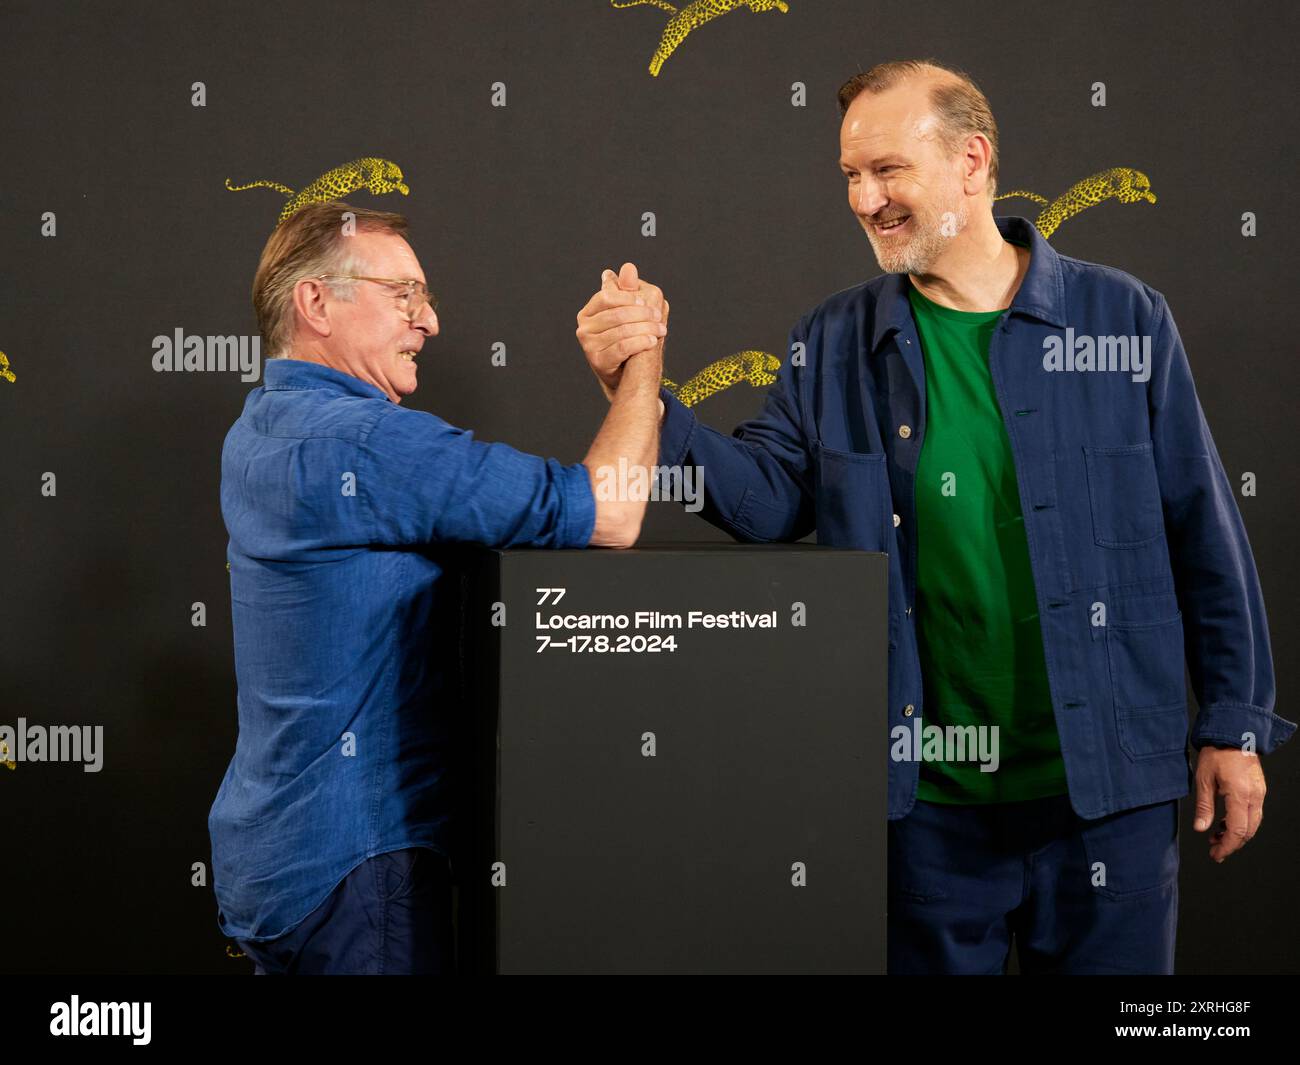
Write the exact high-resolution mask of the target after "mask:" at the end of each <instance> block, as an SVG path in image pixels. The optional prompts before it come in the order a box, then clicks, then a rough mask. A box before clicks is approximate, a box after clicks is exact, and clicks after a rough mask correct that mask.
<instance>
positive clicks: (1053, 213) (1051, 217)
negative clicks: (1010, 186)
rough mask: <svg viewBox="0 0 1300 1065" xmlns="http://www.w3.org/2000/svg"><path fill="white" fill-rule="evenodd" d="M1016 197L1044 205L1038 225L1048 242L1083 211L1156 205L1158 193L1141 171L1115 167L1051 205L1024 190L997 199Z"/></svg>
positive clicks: (1087, 179) (1078, 183)
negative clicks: (1104, 205) (1106, 205)
mask: <svg viewBox="0 0 1300 1065" xmlns="http://www.w3.org/2000/svg"><path fill="white" fill-rule="evenodd" d="M1012 196H1023V197H1025V198H1026V199H1029V200H1033V201H1034V202H1035V203H1037V204H1041V205H1042V207H1043V209H1042V210H1041V211H1040V212H1039V214H1038V218H1037V219H1036V220H1035V221H1034V225H1035V226H1036V227H1037V228H1038V231H1039V232H1040V233H1041V234H1042V235H1043V237H1044V238H1050V237H1051V235H1052V234H1053V233H1055V232H1056V230H1057V228H1058V227H1059V226H1060V225H1061V223H1062V222H1065V221H1067V220H1069V219H1071V218H1073V217H1074V216H1075V215H1077V214H1079V213H1080V212H1081V211H1086V210H1087V209H1088V208H1089V207H1096V206H1097V204H1099V203H1101V202H1102V201H1103V200H1109V199H1116V200H1119V202H1120V203H1140V202H1142V201H1145V202H1147V203H1155V202H1156V196H1155V193H1154V192H1152V191H1151V179H1150V178H1149V177H1147V176H1146V174H1144V173H1142V171H1141V170H1134V169H1132V168H1131V167H1127V166H1116V167H1112V168H1111V169H1110V170H1103V171H1101V172H1100V173H1098V174H1093V175H1091V176H1090V177H1086V178H1084V179H1083V180H1082V181H1080V182H1077V183H1076V184H1074V185H1071V186H1070V188H1069V189H1067V190H1066V191H1065V192H1063V193H1062V194H1061V195H1060V196H1058V197H1057V198H1056V199H1055V200H1052V201H1051V202H1050V203H1049V202H1048V199H1047V197H1046V196H1039V195H1038V193H1036V192H1026V191H1025V190H1024V189H1016V190H1015V191H1014V192H1004V193H1003V194H1002V195H1001V196H996V197H994V199H995V200H1005V199H1009V198H1010V197H1012Z"/></svg>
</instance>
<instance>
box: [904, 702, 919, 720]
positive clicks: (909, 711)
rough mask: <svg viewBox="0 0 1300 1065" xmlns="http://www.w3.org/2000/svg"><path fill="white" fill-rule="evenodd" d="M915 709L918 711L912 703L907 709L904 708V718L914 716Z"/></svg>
mask: <svg viewBox="0 0 1300 1065" xmlns="http://www.w3.org/2000/svg"><path fill="white" fill-rule="evenodd" d="M915 709H916V707H914V706H913V705H912V704H911V703H908V704H907V705H906V706H905V707H903V716H904V717H911V716H912V711H913V710H915Z"/></svg>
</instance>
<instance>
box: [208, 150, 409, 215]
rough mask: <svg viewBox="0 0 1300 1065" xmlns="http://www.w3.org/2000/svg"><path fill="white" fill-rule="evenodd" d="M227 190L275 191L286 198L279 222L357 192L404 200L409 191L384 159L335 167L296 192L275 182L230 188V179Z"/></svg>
mask: <svg viewBox="0 0 1300 1065" xmlns="http://www.w3.org/2000/svg"><path fill="white" fill-rule="evenodd" d="M226 188H228V189H229V190H230V191H231V192H242V191H243V190H244V189H256V188H267V189H275V191H276V192H279V193H281V194H282V195H285V196H287V197H289V199H288V202H287V203H285V205H284V209H283V210H282V211H281V212H280V218H279V221H280V222H283V221H284V220H285V219H286V218H290V217H292V216H293V215H294V214H296V213H297V212H298V211H299V210H300V209H301V208H303V207H306V206H307V204H309V203H327V202H328V201H330V200H343V199H346V198H347V197H348V196H349V195H350V194H351V193H353V192H356V191H357V189H369V190H370V193H371V195H373V196H380V195H382V194H383V193H385V192H400V193H401V194H402V195H403V196H406V195H408V194H409V193H410V191H411V190H410V189H409V188H408V187H407V186H406V184H405V182H404V181H403V180H402V170H401V167H399V166H398V165H397V164H396V163H391V162H389V161H388V160H387V159H377V158H375V157H374V156H366V157H365V158H363V159H353V160H352V162H350V163H344V164H343V165H342V166H336V167H335V168H334V169H333V170H330V171H327V172H326V173H324V174H322V175H321V176H320V177H318V178H317V179H316V180H315V181H313V182H312V183H311V184H310V185H305V186H303V188H301V189H300V190H299V191H298V192H294V191H293V189H291V188H289V186H287V185H281V184H279V183H278V182H275V181H250V182H249V183H248V184H247V185H232V184H231V183H230V178H226Z"/></svg>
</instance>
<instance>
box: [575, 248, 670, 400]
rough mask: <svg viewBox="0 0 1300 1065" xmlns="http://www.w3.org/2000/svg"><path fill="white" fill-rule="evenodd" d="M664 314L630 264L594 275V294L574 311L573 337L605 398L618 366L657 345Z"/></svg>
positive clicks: (653, 289) (657, 296)
mask: <svg viewBox="0 0 1300 1065" xmlns="http://www.w3.org/2000/svg"><path fill="white" fill-rule="evenodd" d="M668 311H669V307H668V301H667V300H666V299H664V294H663V291H662V290H661V289H660V288H658V286H656V285H650V284H647V283H646V282H644V281H642V280H641V279H640V278H639V277H637V272H636V266H634V265H633V264H632V263H624V264H623V268H622V270H621V271H619V273H617V274H615V273H614V271H613V270H605V271H604V272H603V273H602V274H601V275H600V291H599V292H597V293H596V294H595V295H593V296H592V297H591V299H589V300H588V301H587V305H586V306H585V307H583V308H582V310H580V311H579V312H578V328H577V337H578V343H580V344H581V345H582V351H583V354H584V355H586V356H587V364H588V365H589V366H590V367H591V369H592V372H594V373H595V375H596V379H597V380H598V381H600V387H601V389H602V391H604V393H605V398H606V399H609V400H612V399H613V397H614V392H615V390H616V389H617V388H618V382H619V380H620V379H621V378H622V376H623V363H624V362H626V361H627V360H628V359H629V358H630V357H631V356H633V355H635V354H637V353H638V352H641V351H648V350H650V349H651V348H653V347H655V345H662V344H663V342H664V337H665V336H667V333H668Z"/></svg>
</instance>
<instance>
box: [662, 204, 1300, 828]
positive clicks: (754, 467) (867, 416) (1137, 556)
mask: <svg viewBox="0 0 1300 1065" xmlns="http://www.w3.org/2000/svg"><path fill="white" fill-rule="evenodd" d="M995 221H996V223H997V226H998V229H999V231H1000V232H1001V233H1002V234H1003V236H1004V237H1005V238H1007V239H1009V240H1012V241H1014V242H1017V243H1020V244H1024V245H1026V246H1028V247H1029V248H1030V262H1029V268H1028V271H1027V273H1026V275H1025V277H1024V280H1023V281H1022V283H1021V285H1020V288H1019V290H1018V291H1017V293H1016V295H1015V298H1014V300H1013V301H1012V305H1011V307H1010V308H1009V309H1008V310H1007V311H1006V312H1005V313H1004V314H1003V316H1002V318H1001V319H1000V321H999V324H998V326H997V328H996V330H995V331H994V333H993V336H992V338H991V341H990V347H989V366H990V372H991V374H992V377H993V383H994V387H995V389H996V392H997V398H998V403H999V405H1000V407H1001V412H1002V418H1003V422H1004V423H1005V425H1006V429H1007V435H1008V437H1009V438H1010V442H1011V451H1012V456H1013V459H1014V462H1015V467H1016V480H1017V484H1018V485H1019V490H1020V503H1021V510H1022V513H1023V514H1024V521H1025V532H1026V537H1027V540H1028V543H1029V556H1030V564H1031V567H1032V570H1033V575H1034V583H1035V588H1036V593H1037V597H1038V606H1039V619H1040V623H1041V626H1042V633H1043V645H1044V651H1045V653H1046V660H1047V673H1048V683H1049V686H1050V689H1051V693H1052V709H1053V713H1054V715H1055V718H1056V725H1057V729H1058V732H1059V735H1060V740H1061V753H1062V756H1063V759H1064V761H1065V769H1066V778H1067V783H1068V787H1069V792H1070V799H1071V803H1072V805H1073V807H1074V809H1075V810H1076V811H1077V812H1078V813H1079V815H1080V816H1082V817H1087V818H1095V817H1101V816H1103V815H1105V814H1109V813H1112V812H1114V811H1117V810H1123V809H1127V808H1129V807H1133V806H1139V805H1144V804H1147V803H1154V802H1159V801H1162V800H1165V799H1171V798H1176V797H1179V796H1183V795H1186V794H1187V793H1188V790H1189V783H1190V777H1191V765H1190V762H1189V761H1188V758H1187V739H1188V718H1187V702H1186V686H1185V681H1184V672H1183V665H1184V661H1186V665H1187V668H1188V672H1189V673H1190V677H1191V683H1192V689H1193V691H1194V693H1195V695H1196V700H1197V703H1198V705H1199V708H1200V710H1199V714H1198V716H1197V718H1196V721H1195V727H1194V728H1193V729H1192V732H1191V741H1192V744H1193V745H1194V746H1196V747H1198V748H1199V747H1200V746H1202V745H1204V744H1217V745H1224V746H1231V747H1241V746H1243V744H1245V743H1247V742H1250V741H1248V740H1247V739H1246V737H1247V736H1252V737H1253V743H1254V747H1255V750H1256V751H1257V752H1258V753H1260V754H1265V753H1268V752H1270V751H1272V750H1273V749H1274V748H1276V747H1277V746H1278V745H1279V744H1281V743H1282V742H1284V741H1285V740H1286V739H1288V738H1289V737H1290V736H1291V734H1292V733H1293V732H1294V731H1295V725H1294V724H1293V723H1292V722H1290V721H1287V720H1285V719H1283V718H1281V717H1279V716H1277V714H1275V713H1274V712H1273V700H1274V690H1273V689H1274V681H1273V663H1272V657H1271V654H1270V650H1269V637H1268V625H1267V622H1266V620H1265V616H1264V600H1263V597H1262V595H1261V593H1260V587H1259V579H1258V576H1257V575H1256V572H1255V563H1254V559H1253V558H1252V555H1251V551H1250V544H1249V543H1248V542H1247V539H1246V530H1245V528H1244V526H1243V524H1242V520H1241V516H1240V514H1239V513H1238V510H1237V506H1236V500H1235V498H1234V493H1233V489H1232V484H1231V483H1230V482H1229V480H1228V478H1227V476H1226V475H1225V473H1224V470H1223V466H1222V463H1221V462H1220V460H1219V455H1218V452H1217V450H1216V449H1215V446H1214V441H1213V440H1212V439H1211V437H1210V430H1209V427H1208V426H1207V425H1206V422H1205V417H1204V415H1203V414H1202V411H1201V406H1200V402H1199V400H1198V399H1197V396H1196V391H1195V388H1194V387H1193V384H1192V375H1191V370H1190V368H1189V366H1188V363H1187V355H1186V353H1185V352H1184V351H1183V345H1182V342H1181V340H1180V339H1179V336H1178V330H1177V328H1176V327H1175V325H1174V320H1173V317H1172V316H1171V315H1170V313H1169V308H1168V306H1167V304H1166V302H1165V299H1164V297H1163V296H1162V295H1161V294H1160V293H1159V292H1157V291H1155V290H1154V289H1152V288H1151V287H1150V286H1148V285H1145V284H1143V283H1142V282H1141V281H1139V280H1137V279H1136V278H1135V277H1132V276H1131V275H1129V274H1126V273H1124V272H1123V271H1121V270H1116V269H1113V268H1110V267H1106V266H1100V265H1097V264H1094V263H1088V262H1083V261H1080V260H1078V259H1072V258H1069V257H1068V256H1065V255H1059V254H1057V252H1056V251H1055V250H1054V249H1053V248H1052V247H1051V245H1049V244H1048V243H1047V241H1046V240H1045V239H1044V238H1043V237H1042V235H1041V234H1040V233H1039V232H1038V230H1037V229H1035V228H1034V226H1033V225H1031V224H1030V223H1029V222H1028V221H1027V220H1026V219H1023V218H1017V217H1000V218H997V219H995ZM909 284H910V281H909V279H908V277H907V275H906V274H886V275H883V276H881V277H877V278H874V279H872V280H870V281H867V282H865V283H864V284H861V285H857V286H854V287H853V288H848V289H845V290H843V291H842V292H837V293H836V294H834V295H833V296H830V297H829V298H828V299H826V300H824V301H823V302H822V303H821V304H819V305H818V306H817V307H815V308H813V309H812V310H811V311H809V312H808V313H807V314H806V315H804V316H803V318H801V319H800V320H799V322H798V323H797V324H796V325H795V327H794V329H793V330H792V331H791V333H790V348H789V351H788V357H787V358H786V359H785V360H784V363H783V365H782V367H781V369H780V371H779V373H778V375H777V381H776V383H775V384H773V385H772V386H771V388H770V389H769V390H768V393H767V395H766V398H765V401H764V405H763V408H762V410H761V411H760V412H759V414H758V416H757V417H755V418H752V419H750V420H748V421H746V422H744V423H742V424H741V425H740V426H738V427H737V428H736V429H735V431H734V432H733V433H732V434H731V435H730V436H727V435H724V434H722V433H719V432H717V431H716V430H713V429H711V428H709V427H707V426H704V425H701V424H700V423H699V422H698V421H697V420H696V418H695V416H694V415H693V414H692V413H691V411H690V410H689V409H688V408H686V407H684V406H683V405H682V404H681V403H679V402H678V401H677V400H676V399H675V398H674V397H673V396H672V394H671V393H670V392H669V391H668V390H667V389H664V390H662V392H661V395H662V397H663V400H664V403H665V405H666V406H667V413H666V416H665V419H664V427H663V435H662V438H661V442H660V447H661V450H660V462H661V463H662V464H666V465H679V464H691V465H700V466H702V467H703V469H704V479H703V480H704V488H705V502H704V506H703V509H702V510H701V511H700V514H701V516H703V517H704V518H706V519H707V520H708V521H710V522H712V523H713V524H714V525H716V526H718V527H719V528H721V529H724V530H726V531H727V532H729V533H730V534H731V535H732V536H733V537H735V538H736V539H738V540H744V541H791V540H798V539H801V538H803V537H804V536H806V535H808V534H809V533H810V532H812V531H813V530H814V529H815V530H816V532H817V539H818V542H819V543H823V544H830V545H832V546H837V547H846V548H857V549H859V550H864V551H883V552H887V553H888V554H889V556H890V563H889V565H890V580H889V588H890V592H889V597H890V604H889V649H890V655H889V683H888V687H889V707H888V715H887V717H888V730H889V732H888V734H887V735H885V736H882V737H881V750H880V756H881V758H882V761H883V762H885V764H886V765H887V766H888V773H889V788H888V792H889V817H890V818H891V819H897V818H900V817H903V816H905V815H906V814H907V813H908V811H909V810H911V808H912V805H913V803H914V802H915V801H916V785H917V769H918V765H917V763H916V762H915V761H907V760H895V759H893V758H891V757H889V754H888V752H889V751H890V746H891V743H892V738H893V732H892V730H893V729H894V728H895V727H896V726H898V725H900V724H902V725H907V726H909V728H913V729H914V728H918V727H919V723H920V722H922V721H923V711H924V698H923V690H922V678H921V668H920V662H919V660H918V657H917V643H916V631H915V617H916V614H915V606H914V604H915V601H916V564H917V559H916V537H915V534H914V527H915V522H916V507H915V499H914V490H913V481H914V478H915V475H916V468H917V458H918V456H919V455H920V453H921V447H922V445H923V444H924V443H925V428H926V422H925V417H926V410H925V366H924V363H923V361H922V351H921V342H920V340H919V338H918V336H917V331H916V326H915V324H914V322H913V319H912V315H911V309H910V306H909V302H908V298H907V287H908V285H909ZM1067 328H1072V329H1073V331H1074V336H1075V337H1080V336H1083V335H1085V334H1086V335H1090V336H1093V337H1097V336H1107V337H1110V336H1124V337H1130V336H1136V337H1138V338H1141V337H1143V336H1146V337H1149V338H1150V341H1149V342H1150V356H1151V364H1150V367H1149V371H1150V376H1149V379H1147V380H1134V376H1135V375H1134V373H1131V372H1130V373H1125V372H1120V371H1118V370H1102V371H1098V370H1086V369H1073V370H1057V369H1049V368H1048V367H1049V365H1050V364H1049V363H1048V362H1047V361H1046V360H1045V354H1046V353H1047V350H1048V349H1046V348H1045V346H1044V341H1045V339H1047V338H1050V337H1056V338H1060V340H1061V341H1065V340H1067V339H1069V336H1068V334H1066V332H1065V331H1066V329H1067ZM1138 376H1140V374H1139V375H1138ZM1099 605H1100V607H1101V608H1103V609H1102V610H1099V609H1098V606H1099ZM1098 620H1104V621H1105V624H1097V623H1096V622H1097V621H1098ZM808 668H809V669H816V668H818V663H816V662H809V663H808ZM882 768H883V766H882Z"/></svg>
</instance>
